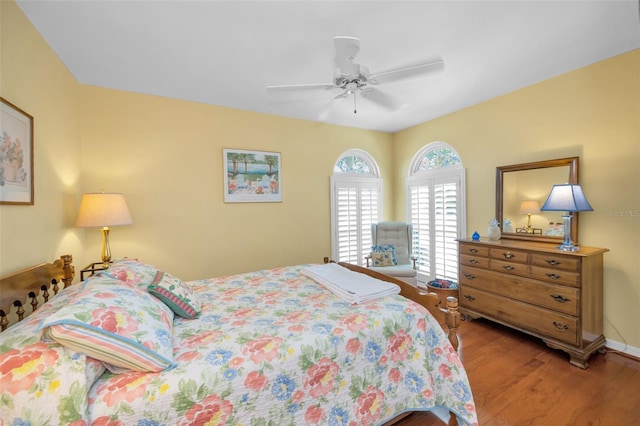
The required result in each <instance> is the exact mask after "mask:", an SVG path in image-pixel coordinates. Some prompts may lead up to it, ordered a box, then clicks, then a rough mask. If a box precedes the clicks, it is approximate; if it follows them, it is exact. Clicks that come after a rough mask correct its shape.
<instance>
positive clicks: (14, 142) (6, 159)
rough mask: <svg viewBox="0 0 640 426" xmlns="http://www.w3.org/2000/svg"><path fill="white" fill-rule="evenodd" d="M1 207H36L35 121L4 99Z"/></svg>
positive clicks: (0, 150)
mask: <svg viewBox="0 0 640 426" xmlns="http://www.w3.org/2000/svg"><path fill="white" fill-rule="evenodd" d="M0 204H25V205H33V117H32V116H31V115H29V114H27V113H26V112H25V111H23V110H21V109H20V108H18V107H17V106H15V105H14V104H12V103H11V102H9V101H7V100H6V99H4V98H1V97H0Z"/></svg>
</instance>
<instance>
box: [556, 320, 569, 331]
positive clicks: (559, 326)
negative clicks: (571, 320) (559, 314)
mask: <svg viewBox="0 0 640 426" xmlns="http://www.w3.org/2000/svg"><path fill="white" fill-rule="evenodd" d="M553 326H554V327H555V328H557V329H558V330H560V331H567V330H568V329H569V326H568V325H567V324H565V323H562V322H558V321H554V322H553Z"/></svg>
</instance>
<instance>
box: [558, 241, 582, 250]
mask: <svg viewBox="0 0 640 426" xmlns="http://www.w3.org/2000/svg"><path fill="white" fill-rule="evenodd" d="M556 248H557V249H558V250H561V251H578V250H580V247H578V246H576V245H574V244H571V243H569V244H565V243H562V244H560V245H559V246H558V247H556Z"/></svg>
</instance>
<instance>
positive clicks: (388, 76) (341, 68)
mask: <svg viewBox="0 0 640 426" xmlns="http://www.w3.org/2000/svg"><path fill="white" fill-rule="evenodd" d="M333 42H334V45H335V49H336V70H335V73H334V77H333V82H332V83H316V84H293V85H283V86H267V91H268V92H277V91H296V90H333V89H339V90H340V93H338V94H337V95H335V96H333V97H332V98H331V99H329V102H331V101H333V100H335V99H339V98H345V97H347V96H350V95H353V112H354V113H357V104H356V94H359V95H360V96H362V97H363V98H366V99H368V100H370V101H372V102H374V103H377V104H379V105H381V106H383V107H386V108H388V109H394V108H395V103H394V102H393V99H391V98H390V97H389V96H387V95H386V94H384V93H382V92H381V91H379V90H377V89H376V88H375V86H378V85H380V84H385V83H390V82H395V81H399V80H405V79H408V78H412V77H418V76H424V75H428V74H432V73H435V72H438V71H442V70H443V69H444V62H443V61H442V59H441V58H439V57H435V58H431V59H429V60H424V61H420V62H416V63H413V64H410V65H407V66H403V67H400V68H392V69H390V70H387V71H382V72H376V73H370V72H369V70H368V69H367V67H365V66H363V65H360V64H357V63H355V62H353V61H354V59H355V57H356V55H357V54H358V52H359V51H360V40H359V39H358V38H357V37H346V36H341V37H334V39H333Z"/></svg>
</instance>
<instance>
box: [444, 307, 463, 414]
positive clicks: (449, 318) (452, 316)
mask: <svg viewBox="0 0 640 426" xmlns="http://www.w3.org/2000/svg"><path fill="white" fill-rule="evenodd" d="M446 305H447V315H446V316H445V318H444V322H445V324H446V325H447V329H448V331H449V340H450V341H451V344H452V345H453V347H454V348H455V349H456V350H458V346H459V343H460V342H458V327H460V312H458V299H457V298H456V297H453V296H449V297H447V302H446ZM452 417H453V416H452ZM456 424H457V422H456Z"/></svg>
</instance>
